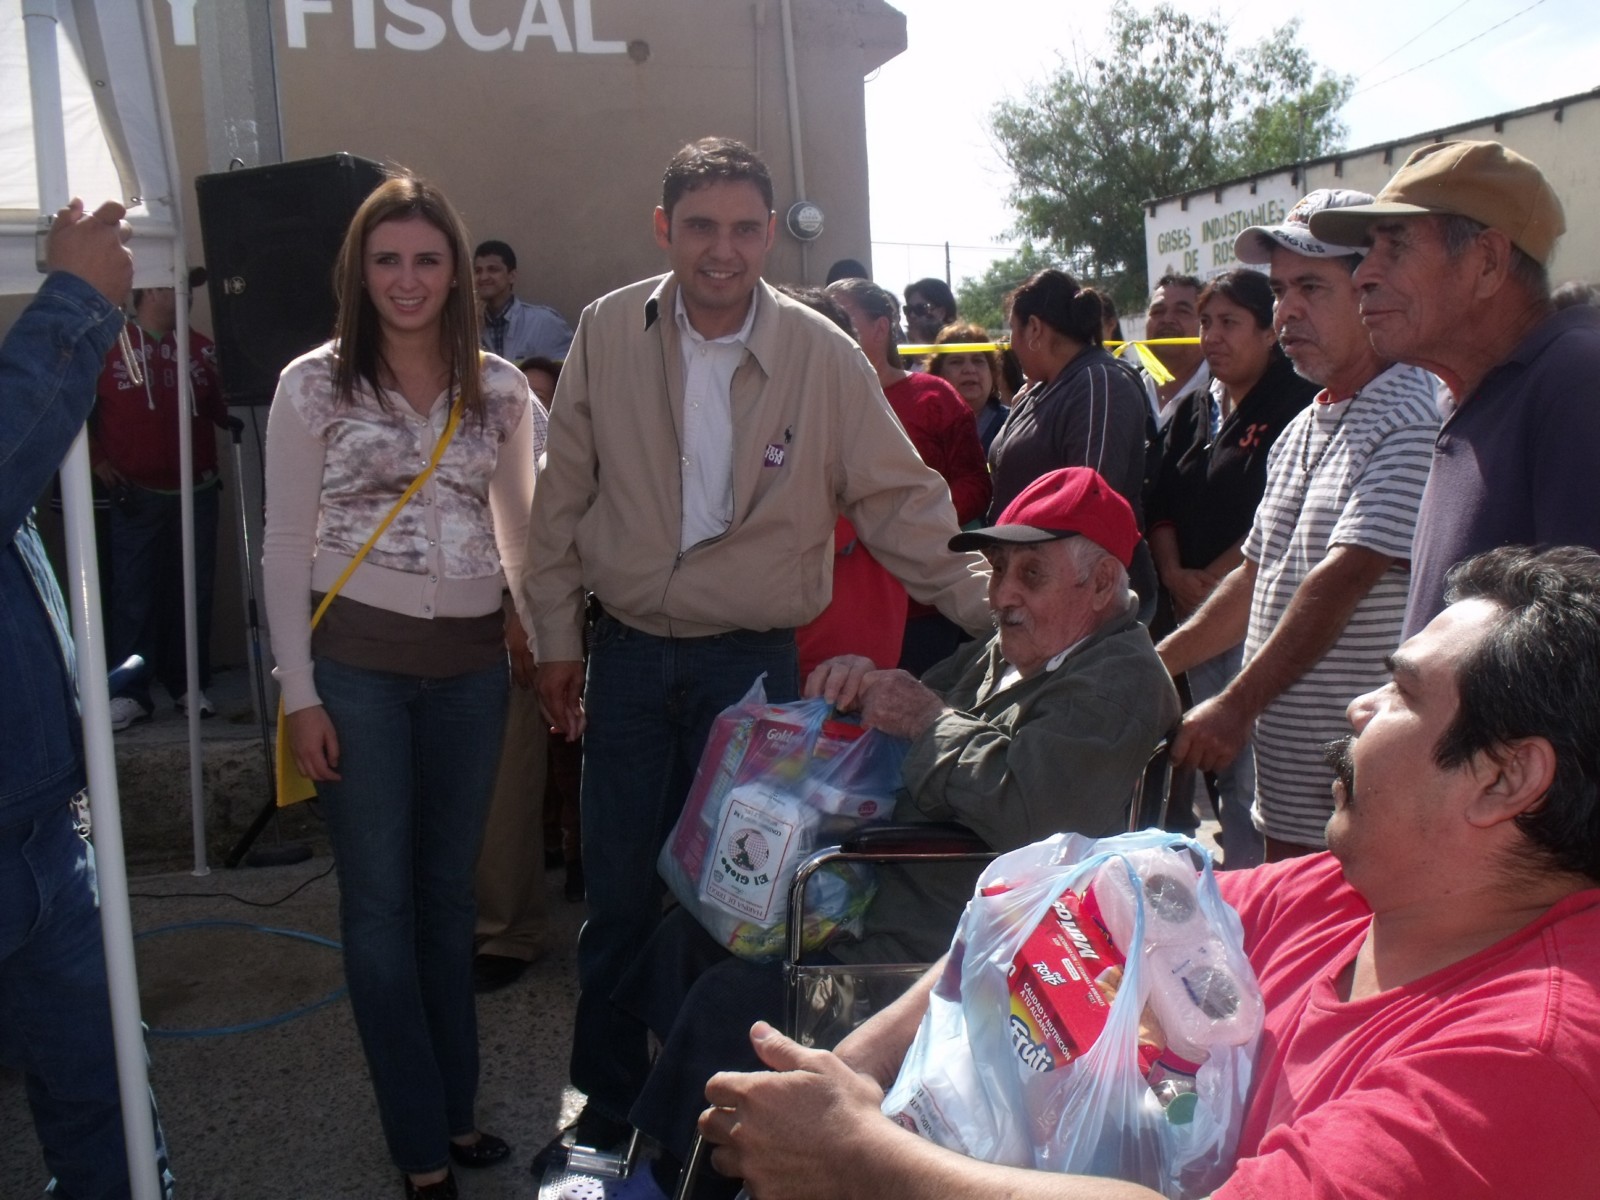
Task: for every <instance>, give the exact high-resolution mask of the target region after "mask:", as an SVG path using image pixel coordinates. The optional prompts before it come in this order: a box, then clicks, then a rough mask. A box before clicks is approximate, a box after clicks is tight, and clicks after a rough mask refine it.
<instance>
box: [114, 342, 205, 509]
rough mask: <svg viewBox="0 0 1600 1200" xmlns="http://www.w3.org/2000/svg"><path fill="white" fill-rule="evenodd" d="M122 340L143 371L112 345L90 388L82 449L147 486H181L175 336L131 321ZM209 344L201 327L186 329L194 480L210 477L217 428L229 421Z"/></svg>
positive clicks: (197, 482)
mask: <svg viewBox="0 0 1600 1200" xmlns="http://www.w3.org/2000/svg"><path fill="white" fill-rule="evenodd" d="M128 339H129V343H128V344H129V346H130V347H131V348H132V350H133V352H134V354H136V355H138V356H139V359H140V362H141V363H142V364H143V376H144V378H143V379H142V380H141V381H140V382H138V383H135V382H134V381H133V379H132V378H131V377H130V376H129V373H128V366H127V363H125V362H124V361H123V357H122V350H121V347H119V346H112V347H111V352H110V353H109V354H108V355H106V363H105V367H104V368H103V369H102V370H101V372H100V381H99V383H98V384H97V385H96V388H95V391H96V394H97V399H96V402H95V407H94V413H93V415H92V417H91V419H90V423H89V456H90V460H91V461H92V462H93V463H94V464H95V465H97V466H98V465H99V464H100V463H102V462H110V464H111V465H112V466H113V467H115V468H116V469H117V470H118V471H120V472H122V474H123V475H125V476H127V478H128V481H129V482H130V483H134V484H137V485H138V486H139V487H143V488H149V489H151V490H152V491H159V492H175V491H177V490H178V488H179V486H180V476H179V474H178V472H179V470H180V469H181V465H180V464H181V460H180V458H179V456H178V363H177V349H178V339H177V338H176V336H174V335H173V334H170V333H169V334H167V335H166V336H165V337H161V338H155V337H152V336H150V335H149V334H147V333H145V332H144V330H142V329H140V328H139V326H138V325H137V324H129V326H128ZM216 356H217V352H216V348H215V347H214V346H213V345H212V343H211V339H210V338H208V337H206V336H205V334H203V333H196V332H194V331H193V330H190V332H189V381H190V385H191V387H192V388H193V391H194V405H195V408H194V412H193V415H192V416H191V418H190V421H191V426H190V428H191V432H192V434H193V439H194V440H193V447H192V454H193V458H194V481H195V485H196V486H197V487H198V486H200V485H203V484H206V483H208V482H210V481H211V480H214V479H215V478H216V477H217V428H218V427H220V426H225V425H226V424H227V421H228V406H227V405H226V404H225V403H223V400H222V381H221V379H220V378H219V377H218V375H217V364H216Z"/></svg>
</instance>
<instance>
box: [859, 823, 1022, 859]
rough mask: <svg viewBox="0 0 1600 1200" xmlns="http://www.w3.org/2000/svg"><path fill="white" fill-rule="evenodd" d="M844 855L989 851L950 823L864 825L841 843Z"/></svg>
mask: <svg viewBox="0 0 1600 1200" xmlns="http://www.w3.org/2000/svg"><path fill="white" fill-rule="evenodd" d="M839 849H840V850H842V851H844V852H845V853H846V854H874V855H876V854H882V855H896V854H915V855H934V854H981V853H984V852H986V851H988V850H990V849H991V847H990V846H989V843H988V842H986V841H984V840H983V839H982V838H981V837H979V836H978V835H977V834H975V833H973V832H972V830H970V829H968V828H967V827H966V826H965V825H959V824H957V823H956V822H954V821H936V822H931V823H927V824H918V823H904V824H898V825H868V826H866V827H864V828H862V829H859V830H857V831H856V832H855V833H853V834H851V835H850V837H848V838H846V839H844V840H843V841H842V842H841V843H840V846H839Z"/></svg>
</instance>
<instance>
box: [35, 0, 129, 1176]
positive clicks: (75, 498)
mask: <svg viewBox="0 0 1600 1200" xmlns="http://www.w3.org/2000/svg"><path fill="white" fill-rule="evenodd" d="M56 11H57V10H56V0H23V6H22V15H23V25H24V28H25V30H26V36H27V43H28V88H29V92H30V94H31V98H32V102H33V139H34V155H35V162H36V163H37V166H38V175H39V207H40V208H41V209H42V210H43V211H44V212H46V213H53V212H54V211H56V210H57V209H58V208H60V207H61V206H62V205H63V204H65V203H66V202H67V200H68V199H70V197H69V196H68V194H67V156H66V128H65V123H64V121H63V119H62V114H61V70H60V63H59V60H58V56H57V52H56V29H57V17H56ZM61 500H62V516H63V519H64V521H65V524H66V533H67V566H68V575H69V578H70V580H72V581H76V583H77V586H76V587H74V588H70V589H69V590H70V592H71V595H72V634H73V638H74V640H75V641H76V643H77V652H78V702H79V705H80V707H81V708H82V711H83V749H84V759H85V766H86V768H87V771H88V776H89V811H90V815H91V820H92V821H93V824H94V849H95V867H96V874H97V883H98V891H99V897H100V934H101V938H102V940H103V941H104V942H105V955H106V984H107V989H108V991H109V993H110V999H111V1035H112V1041H113V1044H114V1046H115V1049H116V1059H117V1087H118V1093H119V1095H120V1098H121V1101H122V1132H123V1140H124V1144H125V1147H126V1150H127V1155H128V1178H129V1183H130V1186H131V1188H132V1192H133V1197H134V1200H160V1197H161V1185H160V1181H159V1178H158V1175H157V1169H156V1153H155V1141H156V1134H155V1120H154V1116H153V1114H152V1111H151V1107H150V1082H149V1076H148V1075H147V1074H146V1070H145V1049H144V1026H143V1022H142V1021H141V1020H140V1016H139V977H138V970H137V967H136V964H135V960H134V954H133V919H132V914H131V912H130V911H129V907H128V867H127V862H126V861H125V860H124V858H123V849H122V811H121V808H120V806H119V802H118V796H117V763H116V756H115V754H114V753H113V750H112V741H111V696H110V689H109V688H108V687H107V685H106V651H105V641H104V633H103V630H102V629H101V627H100V570H99V565H98V563H97V562H96V560H95V552H94V502H93V500H92V499H91V495H90V489H89V438H88V434H87V432H86V431H84V430H79V432H78V436H77V438H76V439H75V440H74V441H73V443H72V449H71V450H70V451H69V452H68V454H67V460H66V462H65V463H64V464H63V465H62V468H61Z"/></svg>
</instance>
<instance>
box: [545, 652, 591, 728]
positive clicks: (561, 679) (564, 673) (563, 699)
mask: <svg viewBox="0 0 1600 1200" xmlns="http://www.w3.org/2000/svg"><path fill="white" fill-rule="evenodd" d="M534 686H535V687H537V688H538V689H539V710H540V711H541V712H542V713H544V719H545V720H546V721H549V722H550V728H551V729H552V730H553V731H555V732H556V733H559V734H561V735H562V736H563V737H564V738H566V739H567V741H569V742H575V741H577V740H578V739H579V738H581V737H582V736H583V728H584V724H585V721H586V718H585V716H584V712H583V663H582V662H581V661H579V662H547V663H540V664H539V668H538V672H537V674H536V676H535V679H534Z"/></svg>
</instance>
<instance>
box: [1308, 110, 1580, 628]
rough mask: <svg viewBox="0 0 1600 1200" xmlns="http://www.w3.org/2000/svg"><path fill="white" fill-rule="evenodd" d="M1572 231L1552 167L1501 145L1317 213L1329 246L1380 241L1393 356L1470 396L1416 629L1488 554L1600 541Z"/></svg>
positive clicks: (1370, 268)
mask: <svg viewBox="0 0 1600 1200" xmlns="http://www.w3.org/2000/svg"><path fill="white" fill-rule="evenodd" d="M1565 231H1566V218H1565V217H1564V215H1563V214H1562V209H1561V201H1560V200H1559V199H1558V198H1557V197H1556V194H1555V191H1554V190H1553V189H1552V188H1551V187H1550V184H1549V182H1548V181H1547V180H1546V179H1545V177H1544V175H1543V174H1541V173H1540V171H1539V168H1538V167H1536V166H1534V165H1533V163H1531V162H1529V161H1528V160H1527V159H1525V158H1523V157H1522V156H1521V155H1518V154H1516V153H1514V152H1513V151H1510V150H1507V149H1506V148H1505V147H1504V146H1502V145H1500V144H1499V143H1497V142H1440V143H1438V144H1436V145H1432V146H1424V147H1422V148H1421V149H1420V150H1418V151H1416V152H1415V153H1414V154H1412V155H1411V157H1410V158H1409V159H1407V160H1406V163H1405V165H1404V166H1403V167H1401V168H1400V170H1399V171H1397V172H1395V175H1394V178H1393V179H1391V180H1390V181H1389V182H1388V184H1387V185H1385V187H1384V189H1383V190H1382V191H1381V192H1379V193H1378V197H1377V199H1376V200H1375V201H1374V202H1373V203H1372V204H1368V205H1362V206H1358V207H1353V208H1342V209H1336V210H1335V209H1329V210H1326V211H1323V212H1320V213H1317V214H1315V215H1313V216H1312V218H1311V232H1312V234H1313V235H1315V236H1316V237H1319V238H1325V239H1328V240H1330V241H1336V242H1342V243H1345V244H1347V245H1368V246H1370V247H1371V252H1370V253H1369V254H1368V255H1367V257H1366V259H1365V260H1364V261H1363V262H1362V264H1361V266H1360V267H1359V268H1358V269H1357V271H1356V274H1355V281H1356V284H1357V286H1358V287H1359V288H1360V289H1361V293H1362V298H1361V316H1362V320H1363V322H1364V323H1365V325H1366V327H1367V332H1368V334H1369V335H1370V336H1371V338H1372V343H1373V346H1374V348H1375V349H1376V350H1377V352H1378V354H1379V355H1380V356H1382V357H1383V358H1386V359H1394V360H1398V361H1400V362H1405V363H1412V364H1415V365H1417V366H1420V367H1425V368H1427V369H1428V370H1430V371H1432V372H1433V373H1434V374H1435V375H1437V376H1439V377H1440V378H1441V379H1442V380H1443V381H1444V382H1445V385H1446V386H1447V387H1448V388H1449V389H1450V394H1451V397H1452V398H1453V402H1454V403H1453V411H1452V412H1451V413H1450V415H1449V417H1448V419H1447V420H1446V421H1445V423H1444V425H1443V427H1442V428H1441V430H1440V432H1439V437H1438V440H1437V442H1436V443H1435V446H1434V452H1433V464H1432V469H1431V472H1430V474H1429V477H1428V486H1427V490H1426V492H1425V493H1424V494H1423V498H1422V509H1421V512H1420V513H1419V515H1418V519H1417V532H1416V542H1415V551H1414V553H1413V556H1412V571H1411V594H1410V599H1409V603H1408V606H1407V611H1406V626H1405V632H1406V635H1407V636H1410V635H1411V634H1414V633H1416V632H1418V631H1419V630H1420V629H1421V628H1422V627H1423V626H1424V625H1426V624H1427V623H1428V621H1429V620H1431V619H1432V618H1433V617H1434V616H1435V615H1437V614H1438V613H1439V612H1440V611H1442V609H1443V608H1444V577H1445V573H1446V572H1447V571H1448V570H1449V569H1450V568H1451V567H1452V566H1453V565H1454V564H1455V563H1457V562H1460V561H1461V560H1462V559H1465V558H1468V557H1470V556H1471V555H1473V554H1475V553H1478V552H1479V551H1482V550H1487V549H1490V548H1492V547H1494V546H1502V545H1507V544H1514V543H1525V544H1547V545H1582V546H1600V504H1596V503H1594V498H1593V495H1592V488H1591V486H1590V479H1591V477H1592V474H1593V472H1594V470H1595V464H1596V462H1597V461H1600V312H1597V311H1596V310H1594V309H1591V308H1586V307H1578V308H1572V309H1566V310H1563V311H1560V312H1557V311H1556V310H1555V308H1554V306H1553V305H1552V304H1551V302H1550V277H1549V273H1548V268H1549V265H1550V260H1551V257H1552V256H1553V254H1554V251H1555V245H1556V239H1557V238H1559V237H1560V236H1561V234H1562V233H1564V232H1565Z"/></svg>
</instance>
